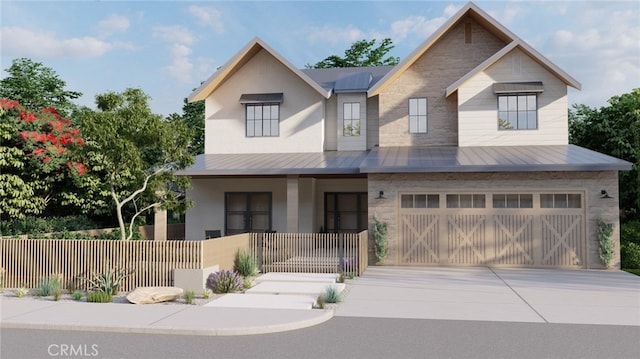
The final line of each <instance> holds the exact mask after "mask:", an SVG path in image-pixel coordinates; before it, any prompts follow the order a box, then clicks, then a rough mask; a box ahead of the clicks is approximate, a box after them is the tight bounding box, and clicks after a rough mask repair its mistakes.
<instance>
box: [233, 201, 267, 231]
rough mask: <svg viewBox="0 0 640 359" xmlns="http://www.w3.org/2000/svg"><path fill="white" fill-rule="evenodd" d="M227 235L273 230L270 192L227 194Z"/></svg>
mask: <svg viewBox="0 0 640 359" xmlns="http://www.w3.org/2000/svg"><path fill="white" fill-rule="evenodd" d="M224 226H225V234H226V235H232V234H238V233H247V232H265V231H268V230H270V229H271V193H270V192H226V193H225V225H224Z"/></svg>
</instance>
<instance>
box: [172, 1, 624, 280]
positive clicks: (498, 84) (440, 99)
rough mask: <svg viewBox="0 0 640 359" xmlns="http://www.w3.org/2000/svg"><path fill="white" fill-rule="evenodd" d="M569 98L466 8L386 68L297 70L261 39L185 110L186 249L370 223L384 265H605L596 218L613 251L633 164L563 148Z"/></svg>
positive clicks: (545, 71)
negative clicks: (624, 181) (383, 234)
mask: <svg viewBox="0 0 640 359" xmlns="http://www.w3.org/2000/svg"><path fill="white" fill-rule="evenodd" d="M568 86H571V87H574V88H577V89H580V84H579V83H578V82H577V81H576V80H575V79H573V78H572V77H571V76H569V75H568V74H567V73H565V72H564V71H563V70H561V69H559V68H558V67H557V66H555V65H554V64H553V63H551V62H550V61H549V60H547V59H546V58H544V57H543V56H542V55H541V54H539V53H538V52H537V51H535V50H534V49H533V48H531V47H530V46H529V45H528V44H526V43H525V42H523V41H522V40H521V39H519V38H518V37H517V36H516V35H514V34H513V33H511V32H510V31H509V30H508V29H506V28H504V27H503V26H502V25H500V24H499V23H497V22H496V21H495V20H494V19H492V18H491V17H490V16H489V15H487V14H486V13H485V12H483V11H482V10H481V9H479V8H478V7H477V6H475V5H474V4H472V3H469V4H467V5H466V6H465V7H463V8H462V9H461V10H460V11H459V12H458V13H457V14H456V15H454V16H453V17H452V18H451V19H450V20H449V21H448V22H447V23H445V24H444V25H443V26H442V27H441V28H440V29H439V30H438V31H437V32H436V33H434V34H433V35H432V36H431V37H429V38H428V39H426V40H425V42H424V43H423V44H422V45H421V46H419V47H418V48H417V49H416V50H415V51H413V52H412V53H411V54H409V55H408V57H407V58H406V59H404V60H403V61H402V62H401V63H400V64H398V65H396V66H393V67H391V66H385V67H371V68H341V69H305V70H300V69H297V68H295V67H293V66H292V65H291V64H290V63H289V62H288V61H287V60H286V59H284V58H282V57H281V56H280V55H279V54H278V53H277V52H275V51H274V50H273V49H271V48H270V47H269V46H268V45H267V44H265V43H264V42H263V41H261V40H260V39H255V40H253V41H251V42H250V43H249V44H248V45H246V46H245V47H244V48H243V49H242V50H241V51H240V52H239V53H238V54H237V55H236V56H235V57H234V58H232V59H231V60H230V61H229V62H228V63H227V64H226V65H225V66H223V67H222V68H221V69H219V70H218V71H217V72H216V73H214V74H213V75H212V77H211V78H210V79H209V80H208V81H206V82H205V83H204V84H203V85H202V86H201V87H200V88H198V89H197V90H196V91H194V93H193V94H192V95H191V97H190V100H191V101H198V100H205V104H206V117H205V123H206V125H205V154H204V155H200V156H198V158H197V159H196V164H195V165H194V166H193V167H191V168H189V169H187V170H185V171H183V174H184V175H188V176H191V178H192V187H193V189H192V190H191V191H190V193H189V194H188V195H189V196H190V197H191V198H192V199H193V200H194V202H195V207H194V208H192V209H191V210H190V211H189V212H188V213H187V216H186V238H187V239H202V238H203V237H204V236H205V234H206V233H217V232H219V233H220V234H222V235H229V234H234V233H241V232H255V231H257V232H262V231H277V232H359V231H361V230H364V229H371V226H372V222H373V216H374V215H377V217H378V218H380V219H381V220H382V221H385V222H387V224H388V227H389V245H390V247H389V249H390V251H389V256H388V257H387V260H386V262H385V263H386V264H391V265H505V266H531V267H576V268H601V267H602V263H601V262H600V260H599V256H598V240H597V237H596V229H597V221H598V220H599V219H602V220H604V221H605V222H609V223H614V224H615V228H616V231H615V233H614V238H616V239H617V238H618V231H617V228H618V201H617V194H618V180H617V171H619V170H626V169H629V168H630V166H631V164H630V163H628V162H625V161H622V160H619V159H616V158H612V157H610V156H606V155H603V154H599V153H596V152H593V151H590V150H587V149H584V148H580V147H577V146H573V145H569V144H568V119H567V112H568V111H567V110H568V103H567V87H568ZM603 191H606V192H605V193H606V194H607V196H603V195H602V193H603ZM607 197H613V198H607ZM208 231H215V232H208ZM616 263H619V258H616Z"/></svg>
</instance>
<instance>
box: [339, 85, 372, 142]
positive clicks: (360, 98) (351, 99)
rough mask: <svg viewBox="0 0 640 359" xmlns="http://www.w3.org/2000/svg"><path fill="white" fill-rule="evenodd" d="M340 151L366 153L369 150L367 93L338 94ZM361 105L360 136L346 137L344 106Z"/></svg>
mask: <svg viewBox="0 0 640 359" xmlns="http://www.w3.org/2000/svg"><path fill="white" fill-rule="evenodd" d="M337 97H338V126H337V127H338V128H337V136H338V151H364V150H366V149H367V96H366V94H365V93H353V94H352V93H349V94H338V95H337ZM345 103H357V104H359V105H360V135H359V136H345V135H344V104H345Z"/></svg>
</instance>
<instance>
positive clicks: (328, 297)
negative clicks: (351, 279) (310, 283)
mask: <svg viewBox="0 0 640 359" xmlns="http://www.w3.org/2000/svg"><path fill="white" fill-rule="evenodd" d="M320 297H321V298H322V301H323V302H324V303H340V302H341V301H342V296H341V295H340V291H339V290H338V288H337V287H336V286H333V285H332V286H328V287H327V288H325V290H324V293H322V295H321V296H320Z"/></svg>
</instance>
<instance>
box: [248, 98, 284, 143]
mask: <svg viewBox="0 0 640 359" xmlns="http://www.w3.org/2000/svg"><path fill="white" fill-rule="evenodd" d="M245 112H246V119H245V123H246V129H247V132H246V135H247V137H277V136H279V135H280V118H279V115H280V104H247V105H246V111H245Z"/></svg>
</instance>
